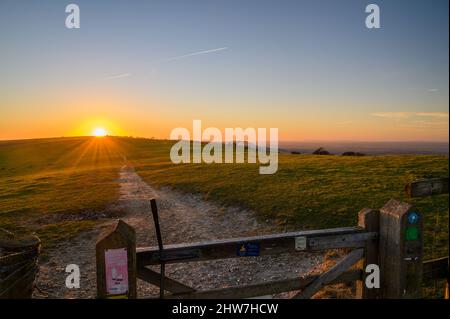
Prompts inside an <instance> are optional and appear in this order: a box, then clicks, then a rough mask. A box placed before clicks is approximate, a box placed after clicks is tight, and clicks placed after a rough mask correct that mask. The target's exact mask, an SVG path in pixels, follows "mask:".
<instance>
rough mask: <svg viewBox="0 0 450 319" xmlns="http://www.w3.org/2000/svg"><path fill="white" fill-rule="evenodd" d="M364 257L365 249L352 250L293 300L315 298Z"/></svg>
mask: <svg viewBox="0 0 450 319" xmlns="http://www.w3.org/2000/svg"><path fill="white" fill-rule="evenodd" d="M363 256H364V249H355V250H352V251H351V252H350V253H349V254H348V255H347V256H345V257H344V258H343V259H342V260H340V261H339V262H338V263H337V264H336V265H334V266H333V267H332V268H331V269H329V270H328V271H326V272H325V273H323V274H321V275H320V276H319V277H318V278H317V279H316V280H314V281H313V282H311V283H310V284H309V285H308V286H306V287H305V289H303V291H302V292H301V293H299V294H297V295H295V296H294V298H293V299H309V298H311V297H312V296H314V295H315V294H316V293H317V292H318V291H319V290H320V289H322V288H323V287H324V286H326V285H328V284H330V283H331V282H333V281H334V280H336V278H338V277H339V276H340V275H342V274H343V273H344V272H345V271H346V270H347V269H349V268H350V267H351V266H353V265H354V264H355V263H356V262H358V261H359V260H360V259H361V258H362V257H363Z"/></svg>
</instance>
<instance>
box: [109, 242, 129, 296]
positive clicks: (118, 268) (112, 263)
mask: <svg viewBox="0 0 450 319" xmlns="http://www.w3.org/2000/svg"><path fill="white" fill-rule="evenodd" d="M105 270H106V292H107V293H108V295H122V294H126V293H127V292H128V258H127V249H126V248H119V249H107V250H106V251H105Z"/></svg>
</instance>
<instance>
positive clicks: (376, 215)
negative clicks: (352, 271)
mask: <svg viewBox="0 0 450 319" xmlns="http://www.w3.org/2000/svg"><path fill="white" fill-rule="evenodd" d="M358 226H359V227H362V228H364V229H365V230H367V231H369V232H377V233H378V232H379V228H380V212H379V211H378V210H374V209H370V208H364V209H363V210H361V211H360V212H359V213H358ZM370 264H375V265H378V238H374V239H371V240H368V241H367V243H366V247H365V249H364V258H363V259H362V260H361V261H360V262H359V263H358V265H357V268H359V269H361V270H362V278H361V280H358V281H357V282H356V298H358V299H375V298H377V297H378V293H379V289H377V288H372V289H369V288H367V286H366V277H367V275H368V274H367V273H366V272H365V269H366V266H367V265H370Z"/></svg>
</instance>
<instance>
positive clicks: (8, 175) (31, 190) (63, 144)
mask: <svg viewBox="0 0 450 319" xmlns="http://www.w3.org/2000/svg"><path fill="white" fill-rule="evenodd" d="M115 149H116V148H114V147H111V146H106V145H105V140H102V139H95V138H85V137H81V138H64V139H42V140H26V141H10V142H0V227H3V228H6V229H8V230H11V231H13V232H15V233H18V234H20V233H29V232H32V231H36V232H37V234H38V235H39V236H40V237H41V239H42V240H43V243H44V247H45V246H46V245H47V246H48V245H52V244H54V243H56V242H58V241H61V240H64V239H67V238H70V237H72V236H74V235H75V234H77V233H78V232H80V231H82V230H85V229H88V228H90V227H91V226H92V225H93V224H95V221H94V220H81V221H74V220H73V219H69V220H66V219H65V218H64V217H63V216H62V218H56V219H55V218H52V217H53V216H55V215H56V214H66V215H67V214H81V213H85V212H86V211H89V212H97V211H102V210H103V209H104V208H105V207H106V206H107V205H108V204H110V203H111V202H112V201H114V200H115V199H116V198H117V190H118V187H117V182H116V179H117V177H118V175H117V174H118V173H117V167H118V165H119V164H120V163H121V162H120V159H121V157H120V155H119V154H118V152H117V151H115ZM45 217H49V219H48V220H47V221H46V220H45ZM43 218H44V220H43ZM52 220H56V222H52Z"/></svg>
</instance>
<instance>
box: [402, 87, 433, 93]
mask: <svg viewBox="0 0 450 319" xmlns="http://www.w3.org/2000/svg"><path fill="white" fill-rule="evenodd" d="M408 90H410V91H422V92H430V93H433V92H439V89H436V88H429V89H428V88H408Z"/></svg>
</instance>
